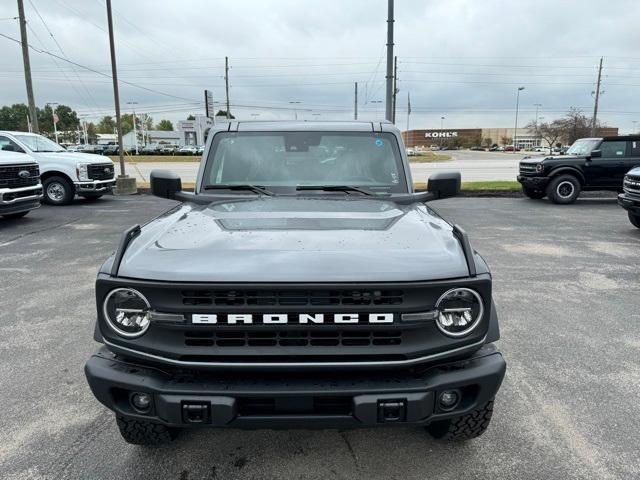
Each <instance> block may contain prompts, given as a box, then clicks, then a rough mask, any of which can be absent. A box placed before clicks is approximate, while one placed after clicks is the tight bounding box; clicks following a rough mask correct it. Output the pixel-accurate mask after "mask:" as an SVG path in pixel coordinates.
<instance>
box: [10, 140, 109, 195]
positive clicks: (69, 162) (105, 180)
mask: <svg viewBox="0 0 640 480" xmlns="http://www.w3.org/2000/svg"><path fill="white" fill-rule="evenodd" d="M0 150H4V151H12V152H17V153H22V154H24V153H26V154H28V155H30V156H31V157H33V158H34V159H35V160H36V161H37V162H38V164H39V165H40V178H41V181H42V185H43V188H44V198H43V200H44V201H45V202H46V203H49V204H51V205H67V204H69V203H71V202H72V201H73V198H74V197H75V195H76V194H78V195H80V196H81V197H84V198H86V199H88V200H94V199H97V198H100V197H101V196H102V195H104V194H105V193H108V192H110V191H111V189H112V188H113V186H114V185H115V182H116V180H115V168H114V166H113V162H112V161H111V160H110V159H109V158H107V157H103V156H101V155H93V154H90V153H79V152H67V151H66V150H65V149H64V148H62V147H61V146H60V145H58V144H57V143H55V142H53V141H51V140H49V139H48V138H45V137H43V136H42V135H37V134H34V133H26V132H6V131H0Z"/></svg>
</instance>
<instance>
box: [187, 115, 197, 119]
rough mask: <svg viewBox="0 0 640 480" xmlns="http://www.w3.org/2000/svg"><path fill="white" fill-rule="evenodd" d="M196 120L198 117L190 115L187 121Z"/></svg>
mask: <svg viewBox="0 0 640 480" xmlns="http://www.w3.org/2000/svg"><path fill="white" fill-rule="evenodd" d="M195 119H196V117H195V115H193V114H191V115H189V116H188V117H187V120H195Z"/></svg>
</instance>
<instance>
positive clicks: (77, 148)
mask: <svg viewBox="0 0 640 480" xmlns="http://www.w3.org/2000/svg"><path fill="white" fill-rule="evenodd" d="M82 147H83V145H69V146H68V147H67V148H66V150H67V152H81V151H82Z"/></svg>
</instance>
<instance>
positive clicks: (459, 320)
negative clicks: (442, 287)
mask: <svg viewBox="0 0 640 480" xmlns="http://www.w3.org/2000/svg"><path fill="white" fill-rule="evenodd" d="M436 309H437V310H438V317H437V318H436V325H437V326H438V328H439V329H440V331H441V332H442V333H444V334H445V335H448V336H450V337H462V336H464V335H467V334H469V333H471V331H472V330H473V329H474V328H476V327H477V326H478V324H479V323H480V319H481V318H482V314H483V313H484V306H483V305H482V297H480V294H479V293H478V292H476V291H475V290H471V289H470V288H453V289H451V290H448V291H447V292H445V293H444V294H443V295H442V296H441V297H440V298H439V299H438V301H437V302H436Z"/></svg>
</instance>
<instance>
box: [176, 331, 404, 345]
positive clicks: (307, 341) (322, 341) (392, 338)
mask: <svg viewBox="0 0 640 480" xmlns="http://www.w3.org/2000/svg"><path fill="white" fill-rule="evenodd" d="M401 343H402V331H400V330H329V329H326V330H325V329H321V330H283V331H272V330H249V331H246V330H244V331H243V330H215V331H213V330H204V329H202V330H188V331H185V332H184V344H185V345H186V346H188V347H213V346H216V347H306V346H311V347H331V346H336V347H338V346H345V347H367V346H370V345H400V344H401Z"/></svg>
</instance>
